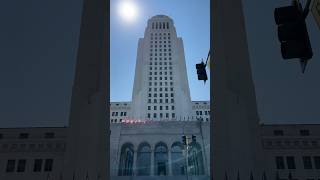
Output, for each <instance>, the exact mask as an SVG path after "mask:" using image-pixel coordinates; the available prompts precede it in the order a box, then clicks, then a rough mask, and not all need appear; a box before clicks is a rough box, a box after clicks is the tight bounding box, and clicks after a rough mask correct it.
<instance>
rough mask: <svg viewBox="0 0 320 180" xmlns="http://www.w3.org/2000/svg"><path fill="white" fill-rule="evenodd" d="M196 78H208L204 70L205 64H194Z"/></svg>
mask: <svg viewBox="0 0 320 180" xmlns="http://www.w3.org/2000/svg"><path fill="white" fill-rule="evenodd" d="M196 68H197V74H198V80H204V82H206V80H208V76H207V72H206V65H205V64H204V63H203V62H201V63H200V64H196Z"/></svg>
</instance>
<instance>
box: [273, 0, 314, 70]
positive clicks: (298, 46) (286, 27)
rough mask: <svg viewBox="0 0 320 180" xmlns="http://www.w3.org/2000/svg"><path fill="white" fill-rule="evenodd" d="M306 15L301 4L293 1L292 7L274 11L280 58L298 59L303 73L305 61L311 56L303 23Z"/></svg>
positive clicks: (304, 23) (305, 27) (306, 31)
mask: <svg viewBox="0 0 320 180" xmlns="http://www.w3.org/2000/svg"><path fill="white" fill-rule="evenodd" d="M307 13H308V11H304V10H303V9H302V7H301V3H299V2H297V1H293V5H291V6H285V7H280V8H276V9H275V10H274V18H275V22H276V24H277V25H278V39H279V41H280V43H281V54H282V58H283V59H293V58H299V59H300V62H301V63H302V71H303V72H304V70H305V65H306V63H307V60H309V59H311V58H312V56H313V52H312V48H311V44H310V40H309V35H308V30H307V26H306V22H305V18H306V16H307ZM303 63H304V64H303Z"/></svg>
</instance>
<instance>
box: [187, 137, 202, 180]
mask: <svg viewBox="0 0 320 180" xmlns="http://www.w3.org/2000/svg"><path fill="white" fill-rule="evenodd" d="M188 166H189V169H190V170H189V173H190V175H203V174H204V167H203V158H202V150H201V147H200V145H199V144H198V143H191V146H190V149H189V152H188Z"/></svg>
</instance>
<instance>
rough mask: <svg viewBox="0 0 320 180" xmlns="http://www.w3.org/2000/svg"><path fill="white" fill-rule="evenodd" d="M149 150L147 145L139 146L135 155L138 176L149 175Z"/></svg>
mask: <svg viewBox="0 0 320 180" xmlns="http://www.w3.org/2000/svg"><path fill="white" fill-rule="evenodd" d="M150 166H151V148H150V145H149V144H147V143H142V144H140V146H139V148H138V154H137V166H136V168H137V173H138V176H148V175H150V170H151V169H150Z"/></svg>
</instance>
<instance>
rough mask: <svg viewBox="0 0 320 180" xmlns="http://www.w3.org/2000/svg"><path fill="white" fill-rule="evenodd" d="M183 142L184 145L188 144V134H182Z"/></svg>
mask: <svg viewBox="0 0 320 180" xmlns="http://www.w3.org/2000/svg"><path fill="white" fill-rule="evenodd" d="M182 143H183V145H187V137H186V136H182Z"/></svg>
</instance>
